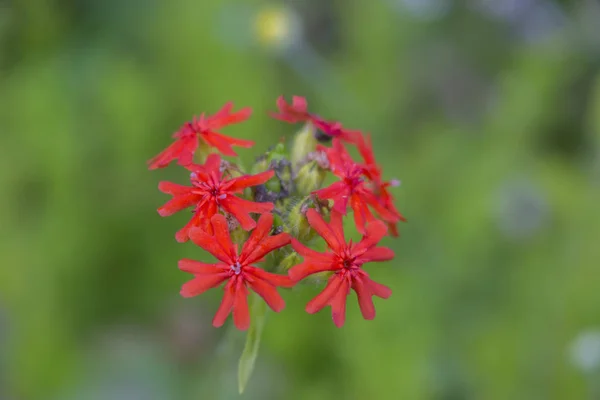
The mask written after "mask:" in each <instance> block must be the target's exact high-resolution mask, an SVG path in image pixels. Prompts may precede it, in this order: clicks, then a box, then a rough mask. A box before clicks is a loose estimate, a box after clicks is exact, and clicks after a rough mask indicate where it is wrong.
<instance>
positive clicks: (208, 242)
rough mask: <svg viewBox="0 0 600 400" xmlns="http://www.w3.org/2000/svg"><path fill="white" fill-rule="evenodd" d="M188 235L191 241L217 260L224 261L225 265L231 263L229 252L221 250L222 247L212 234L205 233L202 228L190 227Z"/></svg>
mask: <svg viewBox="0 0 600 400" xmlns="http://www.w3.org/2000/svg"><path fill="white" fill-rule="evenodd" d="M189 236H190V239H191V240H192V242H194V243H195V244H196V245H198V246H200V247H202V248H203V249H204V250H206V251H208V252H209V253H210V254H212V255H213V256H215V257H216V258H217V259H218V260H220V261H222V262H224V263H225V264H227V265H231V264H233V262H232V260H231V257H230V256H229V254H227V253H226V252H225V251H224V250H223V247H221V245H220V244H219V243H218V242H217V240H216V239H215V237H214V236H212V235H209V234H207V233H206V232H204V230H202V229H200V228H193V229H190V233H189Z"/></svg>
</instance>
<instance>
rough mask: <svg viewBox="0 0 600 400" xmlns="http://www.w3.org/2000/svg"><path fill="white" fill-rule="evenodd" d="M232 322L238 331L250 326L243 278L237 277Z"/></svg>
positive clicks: (246, 292) (246, 290)
mask: <svg viewBox="0 0 600 400" xmlns="http://www.w3.org/2000/svg"><path fill="white" fill-rule="evenodd" d="M233 323H234V324H235V327H236V328H238V329H239V330H240V331H245V330H246V329H248V328H249V327H250V310H249V309H248V289H246V284H245V283H244V280H243V279H238V281H237V284H236V285H235V294H234V298H233Z"/></svg>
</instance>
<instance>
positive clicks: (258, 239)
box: [179, 214, 293, 330]
mask: <svg viewBox="0 0 600 400" xmlns="http://www.w3.org/2000/svg"><path fill="white" fill-rule="evenodd" d="M211 222H212V227H213V231H214V236H213V235H209V234H207V233H206V232H205V231H203V230H202V229H198V228H196V229H192V231H191V232H190V238H191V239H192V241H193V242H194V243H195V244H197V245H198V246H200V247H202V248H203V249H204V250H206V251H208V252H209V253H210V254H212V255H213V256H215V257H216V258H217V259H218V260H219V262H217V263H214V264H206V263H203V262H199V261H194V260H190V259H183V260H180V261H179V268H180V269H181V270H182V271H185V272H189V273H192V274H194V276H195V277H194V279H192V280H191V281H189V282H187V283H185V284H184V285H183V287H182V288H181V295H182V296H184V297H192V296H197V295H199V294H201V293H204V292H205V291H207V290H208V289H211V288H215V287H218V286H219V285H221V284H222V283H223V282H225V281H227V283H226V284H225V286H224V288H223V290H224V292H225V294H224V296H223V300H222V301H221V306H220V307H219V309H218V310H217V313H216V314H215V317H214V319H213V326H215V327H220V326H222V325H223V324H224V323H225V320H226V319H227V316H229V314H230V313H231V311H232V310H233V322H234V324H235V326H236V327H237V328H238V329H240V330H245V329H248V327H249V326H250V313H249V310H248V287H250V289H252V290H253V291H254V292H256V293H257V294H258V295H259V296H260V297H262V298H263V299H264V300H265V302H266V303H267V304H268V305H269V307H271V309H273V311H275V312H279V311H281V310H283V308H284V307H285V302H284V301H283V299H282V298H281V296H280V295H279V293H278V292H277V289H276V287H277V286H282V287H291V286H292V285H293V283H292V281H291V280H290V279H289V277H287V276H283V275H276V274H272V273H269V272H266V271H264V270H263V269H261V268H257V267H255V266H253V265H252V264H254V263H256V262H260V261H261V260H262V259H263V258H264V257H265V256H266V255H267V254H268V253H270V252H272V251H274V250H276V249H278V248H280V247H283V246H286V245H287V244H289V243H290V236H289V235H288V234H287V233H280V234H278V235H274V236H269V233H270V231H271V226H272V224H273V215H271V214H263V215H262V216H261V217H260V219H259V220H258V224H257V226H256V229H254V231H253V232H252V234H251V235H250V237H249V238H248V240H247V241H246V243H245V244H244V246H243V247H242V251H241V252H240V253H239V254H238V248H237V245H235V246H234V245H233V243H232V242H231V237H230V235H229V229H228V226H227V221H226V219H225V217H224V216H223V215H221V214H216V215H214V216H213V217H212V219H211Z"/></svg>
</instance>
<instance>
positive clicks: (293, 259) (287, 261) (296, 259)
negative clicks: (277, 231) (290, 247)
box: [279, 251, 302, 272]
mask: <svg viewBox="0 0 600 400" xmlns="http://www.w3.org/2000/svg"><path fill="white" fill-rule="evenodd" d="M301 262H302V258H301V257H300V256H299V255H298V253H296V252H295V251H293V252H291V253H290V254H288V255H287V256H285V257H284V259H283V260H281V262H280V263H279V268H280V269H281V271H282V272H286V271H287V270H288V269H290V268H292V267H293V266H294V265H297V264H300V263H301Z"/></svg>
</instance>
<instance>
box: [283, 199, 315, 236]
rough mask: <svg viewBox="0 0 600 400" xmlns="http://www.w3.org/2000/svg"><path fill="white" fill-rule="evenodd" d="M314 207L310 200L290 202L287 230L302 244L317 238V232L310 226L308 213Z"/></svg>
mask: <svg viewBox="0 0 600 400" xmlns="http://www.w3.org/2000/svg"><path fill="white" fill-rule="evenodd" d="M311 206H313V202H312V201H311V199H310V198H305V199H304V200H302V201H297V202H293V201H290V204H289V207H290V208H289V212H288V213H287V218H286V224H285V230H286V231H287V232H288V233H289V234H290V235H292V236H294V237H295V238H296V239H298V240H299V241H301V242H306V241H308V240H310V239H312V238H313V237H314V236H315V231H314V230H313V229H312V228H311V226H310V225H309V224H308V220H307V219H306V211H308V209H309V208H311Z"/></svg>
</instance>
